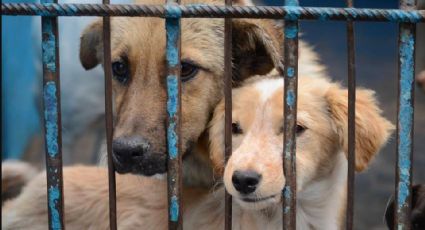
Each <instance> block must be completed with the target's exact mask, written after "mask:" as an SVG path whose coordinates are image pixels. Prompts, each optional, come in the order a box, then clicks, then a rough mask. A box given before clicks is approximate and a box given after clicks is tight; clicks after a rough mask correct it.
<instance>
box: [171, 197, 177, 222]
mask: <svg viewBox="0 0 425 230" xmlns="http://www.w3.org/2000/svg"><path fill="white" fill-rule="evenodd" d="M170 220H171V221H173V222H177V221H178V220H179V200H178V199H177V197H176V196H172V197H171V204H170Z"/></svg>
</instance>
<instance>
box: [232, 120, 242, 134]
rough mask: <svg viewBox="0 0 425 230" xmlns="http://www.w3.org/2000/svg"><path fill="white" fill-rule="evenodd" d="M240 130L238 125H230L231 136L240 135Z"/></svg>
mask: <svg viewBox="0 0 425 230" xmlns="http://www.w3.org/2000/svg"><path fill="white" fill-rule="evenodd" d="M242 132H243V131H242V128H241V126H240V125H239V123H237V122H236V123H232V133H233V134H242Z"/></svg>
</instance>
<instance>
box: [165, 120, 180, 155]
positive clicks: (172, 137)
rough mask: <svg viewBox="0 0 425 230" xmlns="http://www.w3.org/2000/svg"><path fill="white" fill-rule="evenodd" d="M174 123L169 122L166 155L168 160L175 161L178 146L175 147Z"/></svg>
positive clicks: (176, 139) (176, 138)
mask: <svg viewBox="0 0 425 230" xmlns="http://www.w3.org/2000/svg"><path fill="white" fill-rule="evenodd" d="M175 130H176V123H175V122H171V123H170V124H169V125H168V129H167V143H168V154H169V155H170V159H176V158H177V155H178V146H177V141H178V137H177V133H176V131H175Z"/></svg>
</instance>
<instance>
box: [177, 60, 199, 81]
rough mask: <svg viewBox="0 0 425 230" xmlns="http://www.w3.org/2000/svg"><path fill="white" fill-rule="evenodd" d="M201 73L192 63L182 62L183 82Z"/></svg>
mask: <svg viewBox="0 0 425 230" xmlns="http://www.w3.org/2000/svg"><path fill="white" fill-rule="evenodd" d="M198 72H199V67H198V66H196V65H195V64H193V63H192V62H190V61H182V62H181V80H182V82H186V81H188V80H190V79H192V78H193V77H194V76H196V74H198Z"/></svg>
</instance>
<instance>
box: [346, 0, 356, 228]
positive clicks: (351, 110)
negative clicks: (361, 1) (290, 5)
mask: <svg viewBox="0 0 425 230" xmlns="http://www.w3.org/2000/svg"><path fill="white" fill-rule="evenodd" d="M347 6H348V7H350V8H352V7H353V0H347ZM347 55H348V56H347V61H348V175H347V209H346V222H345V225H346V226H345V229H346V230H352V229H353V223H354V221H353V219H354V185H355V184H354V179H355V175H354V169H355V165H356V155H355V154H356V153H355V151H356V149H355V144H356V142H355V137H356V136H355V135H356V130H355V128H356V126H355V119H356V117H355V114H356V106H355V105H356V66H355V65H356V64H355V43H354V22H353V21H352V20H348V21H347Z"/></svg>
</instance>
